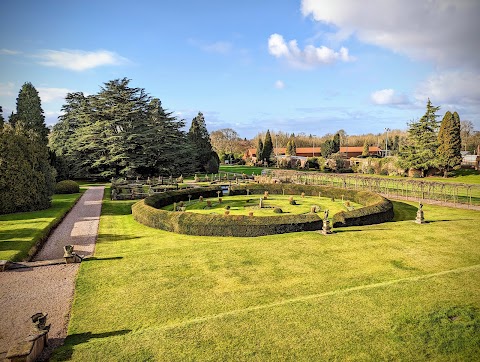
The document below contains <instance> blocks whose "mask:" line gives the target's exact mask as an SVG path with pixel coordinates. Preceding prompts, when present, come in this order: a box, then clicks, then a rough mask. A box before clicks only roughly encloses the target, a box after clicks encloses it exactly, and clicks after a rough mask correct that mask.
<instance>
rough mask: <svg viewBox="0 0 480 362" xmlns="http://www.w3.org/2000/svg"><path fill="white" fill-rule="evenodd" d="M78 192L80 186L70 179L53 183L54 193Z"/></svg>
mask: <svg viewBox="0 0 480 362" xmlns="http://www.w3.org/2000/svg"><path fill="white" fill-rule="evenodd" d="M78 192H80V186H79V185H78V183H76V182H75V181H72V180H64V181H60V182H57V184H56V185H55V193H56V194H76V193H78Z"/></svg>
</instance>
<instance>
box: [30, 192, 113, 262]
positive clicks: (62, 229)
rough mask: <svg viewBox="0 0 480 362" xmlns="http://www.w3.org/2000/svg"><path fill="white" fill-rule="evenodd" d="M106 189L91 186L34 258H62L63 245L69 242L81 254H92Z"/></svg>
mask: <svg viewBox="0 0 480 362" xmlns="http://www.w3.org/2000/svg"><path fill="white" fill-rule="evenodd" d="M104 189H105V187H103V186H95V187H90V188H89V189H88V190H87V191H86V192H85V193H84V194H83V196H82V197H81V198H80V200H79V201H78V202H77V204H76V205H75V206H74V207H73V209H72V210H71V211H70V212H69V213H68V215H67V216H66V217H65V219H64V220H63V221H62V222H61V224H60V225H58V227H57V228H56V229H55V231H54V232H53V233H52V235H50V237H49V238H48V240H47V242H46V243H45V245H44V246H43V248H42V249H41V250H40V251H39V252H38V253H37V255H36V256H35V258H34V259H33V260H51V259H61V258H63V247H64V246H65V245H69V244H70V245H74V250H75V252H76V253H77V254H79V255H85V256H87V255H92V254H93V252H94V251H95V241H96V240H97V232H98V222H99V220H100V212H101V209H102V198H103V191H104Z"/></svg>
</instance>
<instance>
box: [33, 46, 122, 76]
mask: <svg viewBox="0 0 480 362" xmlns="http://www.w3.org/2000/svg"><path fill="white" fill-rule="evenodd" d="M36 57H37V58H40V59H42V61H40V62H39V63H40V64H42V65H45V66H49V67H59V68H65V69H70V70H75V71H83V70H87V69H91V68H96V67H100V66H104V65H121V64H125V63H128V59H126V58H124V57H121V56H120V55H118V54H116V53H114V52H110V51H107V50H98V51H95V52H87V51H83V50H68V49H67V50H45V51H43V52H42V53H41V54H39V55H37V56H36Z"/></svg>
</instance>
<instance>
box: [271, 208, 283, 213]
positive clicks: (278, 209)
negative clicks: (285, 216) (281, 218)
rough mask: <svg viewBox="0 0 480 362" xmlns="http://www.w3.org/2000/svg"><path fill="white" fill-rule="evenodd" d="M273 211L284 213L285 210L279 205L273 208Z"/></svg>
mask: <svg viewBox="0 0 480 362" xmlns="http://www.w3.org/2000/svg"><path fill="white" fill-rule="evenodd" d="M273 212H274V213H275V214H281V213H283V210H282V209H281V208H279V207H276V208H274V209H273Z"/></svg>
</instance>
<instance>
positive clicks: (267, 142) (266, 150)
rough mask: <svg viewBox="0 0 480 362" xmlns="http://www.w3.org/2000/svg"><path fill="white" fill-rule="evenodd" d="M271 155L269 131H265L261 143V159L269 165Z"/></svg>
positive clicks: (271, 144)
mask: <svg viewBox="0 0 480 362" xmlns="http://www.w3.org/2000/svg"><path fill="white" fill-rule="evenodd" d="M272 153H273V142H272V136H271V135H270V130H267V133H266V134H265V141H264V142H263V158H264V159H266V160H267V162H268V163H270V159H271V158H272Z"/></svg>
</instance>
